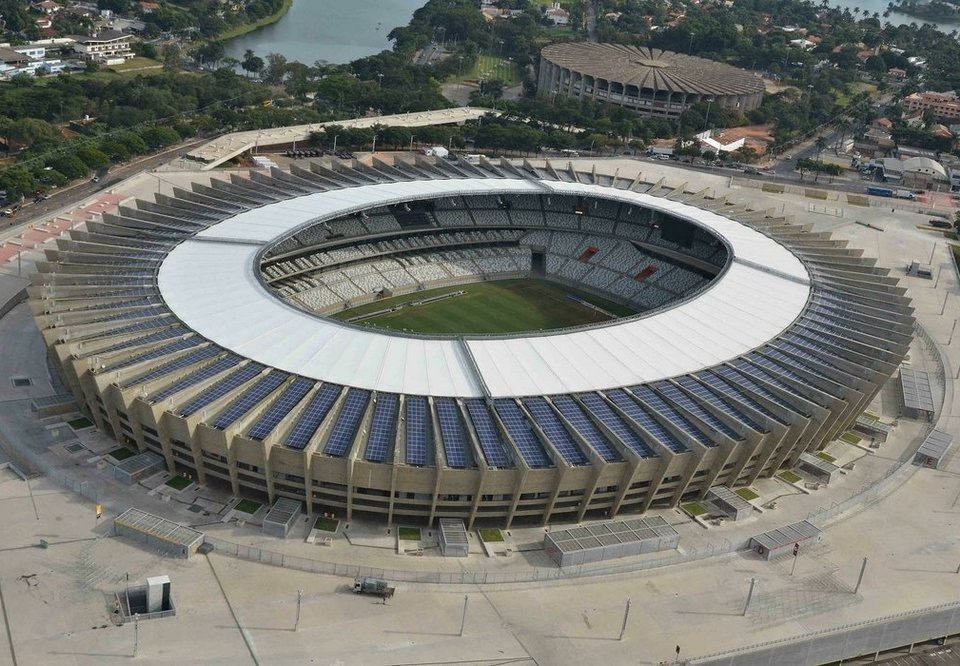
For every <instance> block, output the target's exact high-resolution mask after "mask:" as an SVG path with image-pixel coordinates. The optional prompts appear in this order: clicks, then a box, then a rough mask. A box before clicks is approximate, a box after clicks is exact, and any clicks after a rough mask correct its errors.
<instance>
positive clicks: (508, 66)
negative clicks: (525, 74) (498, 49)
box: [451, 54, 522, 88]
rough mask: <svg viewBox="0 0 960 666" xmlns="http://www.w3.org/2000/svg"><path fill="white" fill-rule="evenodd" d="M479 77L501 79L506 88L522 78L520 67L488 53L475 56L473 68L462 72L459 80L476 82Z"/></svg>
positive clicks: (453, 79) (454, 78) (490, 79)
mask: <svg viewBox="0 0 960 666" xmlns="http://www.w3.org/2000/svg"><path fill="white" fill-rule="evenodd" d="M480 78H483V79H484V80H486V81H492V80H493V79H497V80H499V81H503V84H504V85H505V86H506V87H508V88H509V87H510V86H515V85H517V84H518V83H520V81H521V80H522V79H521V76H520V68H519V67H517V64H516V63H515V62H512V61H510V60H507V59H506V58H498V57H497V56H496V55H489V54H480V55H479V56H477V63H476V64H475V65H474V66H473V69H471V70H470V71H468V72H464V73H463V75H462V76H461V77H460V81H464V82H465V81H470V82H471V83H476V82H477V81H479V80H480ZM451 80H452V81H456V80H457V77H456V76H454V77H453V78H452V79H451Z"/></svg>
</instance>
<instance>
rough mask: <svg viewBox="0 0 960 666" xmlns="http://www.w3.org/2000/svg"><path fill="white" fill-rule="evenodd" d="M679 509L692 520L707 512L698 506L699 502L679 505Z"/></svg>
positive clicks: (701, 506) (700, 505)
mask: <svg viewBox="0 0 960 666" xmlns="http://www.w3.org/2000/svg"><path fill="white" fill-rule="evenodd" d="M680 508H681V509H683V510H684V511H686V512H687V513H689V514H690V515H691V516H693V517H694V518H696V517H697V516H702V515H703V514H705V513H706V512H707V509H706V507H705V506H703V505H702V504H700V503H699V502H688V503H687V504H683V505H681V507H680Z"/></svg>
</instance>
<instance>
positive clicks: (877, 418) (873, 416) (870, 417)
mask: <svg viewBox="0 0 960 666" xmlns="http://www.w3.org/2000/svg"><path fill="white" fill-rule="evenodd" d="M863 415H864V416H866V417H867V418H868V419H876V420H878V421H879V420H880V417H879V416H877V415H876V414H874V413H873V412H864V413H863Z"/></svg>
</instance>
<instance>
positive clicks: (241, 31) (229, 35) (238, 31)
mask: <svg viewBox="0 0 960 666" xmlns="http://www.w3.org/2000/svg"><path fill="white" fill-rule="evenodd" d="M292 6H293V0H283V6H282V7H280V10H279V11H278V12H277V13H276V14H270V16H264V17H263V18H262V19H260V20H259V21H253V22H252V23H244V24H243V25H238V26H237V27H235V28H231V29H230V30H227V31H225V32H221V33H220V34H219V35H217V39H219V40H221V41H222V40H227V39H233V38H234V37H239V36H240V35H245V34H247V33H248V32H253V31H254V30H257V29H259V28H262V27H264V26H267V25H270V24H271V23H276V22H277V21H279V20H280V19H282V18H283V17H284V15H285V14H286V13H287V12H289V11H290V8H291V7H292Z"/></svg>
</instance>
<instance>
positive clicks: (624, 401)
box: [607, 389, 690, 453]
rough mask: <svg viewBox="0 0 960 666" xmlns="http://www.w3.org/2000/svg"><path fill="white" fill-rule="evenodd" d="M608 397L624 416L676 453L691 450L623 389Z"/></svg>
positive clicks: (609, 392) (614, 391)
mask: <svg viewBox="0 0 960 666" xmlns="http://www.w3.org/2000/svg"><path fill="white" fill-rule="evenodd" d="M607 397H608V398H610V400H611V401H613V404H615V405H616V406H617V407H619V408H620V409H622V410H623V413H624V414H626V415H627V416H629V417H630V418H631V419H633V420H634V421H635V422H636V423H637V425H639V426H640V427H642V428H643V429H644V430H646V431H647V432H648V433H650V434H651V435H652V436H654V437H656V438H657V439H658V440H659V441H660V443H661V444H663V445H664V446H666V447H667V448H668V449H670V450H671V451H673V452H674V453H687V452H688V451H689V450H690V447H688V446H687V445H686V444H684V443H683V442H681V441H680V440H679V439H677V438H676V437H675V436H674V434H673V433H672V432H670V431H669V430H667V429H666V428H664V427H663V426H662V425H661V424H660V422H659V421H657V420H656V419H655V418H653V417H652V416H651V415H650V413H649V412H648V411H647V410H646V409H644V408H642V407H641V406H640V405H639V404H638V403H637V401H636V400H634V399H633V397H632V396H630V395H628V394H627V392H626V391H624V390H623V389H614V390H612V391H607Z"/></svg>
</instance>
